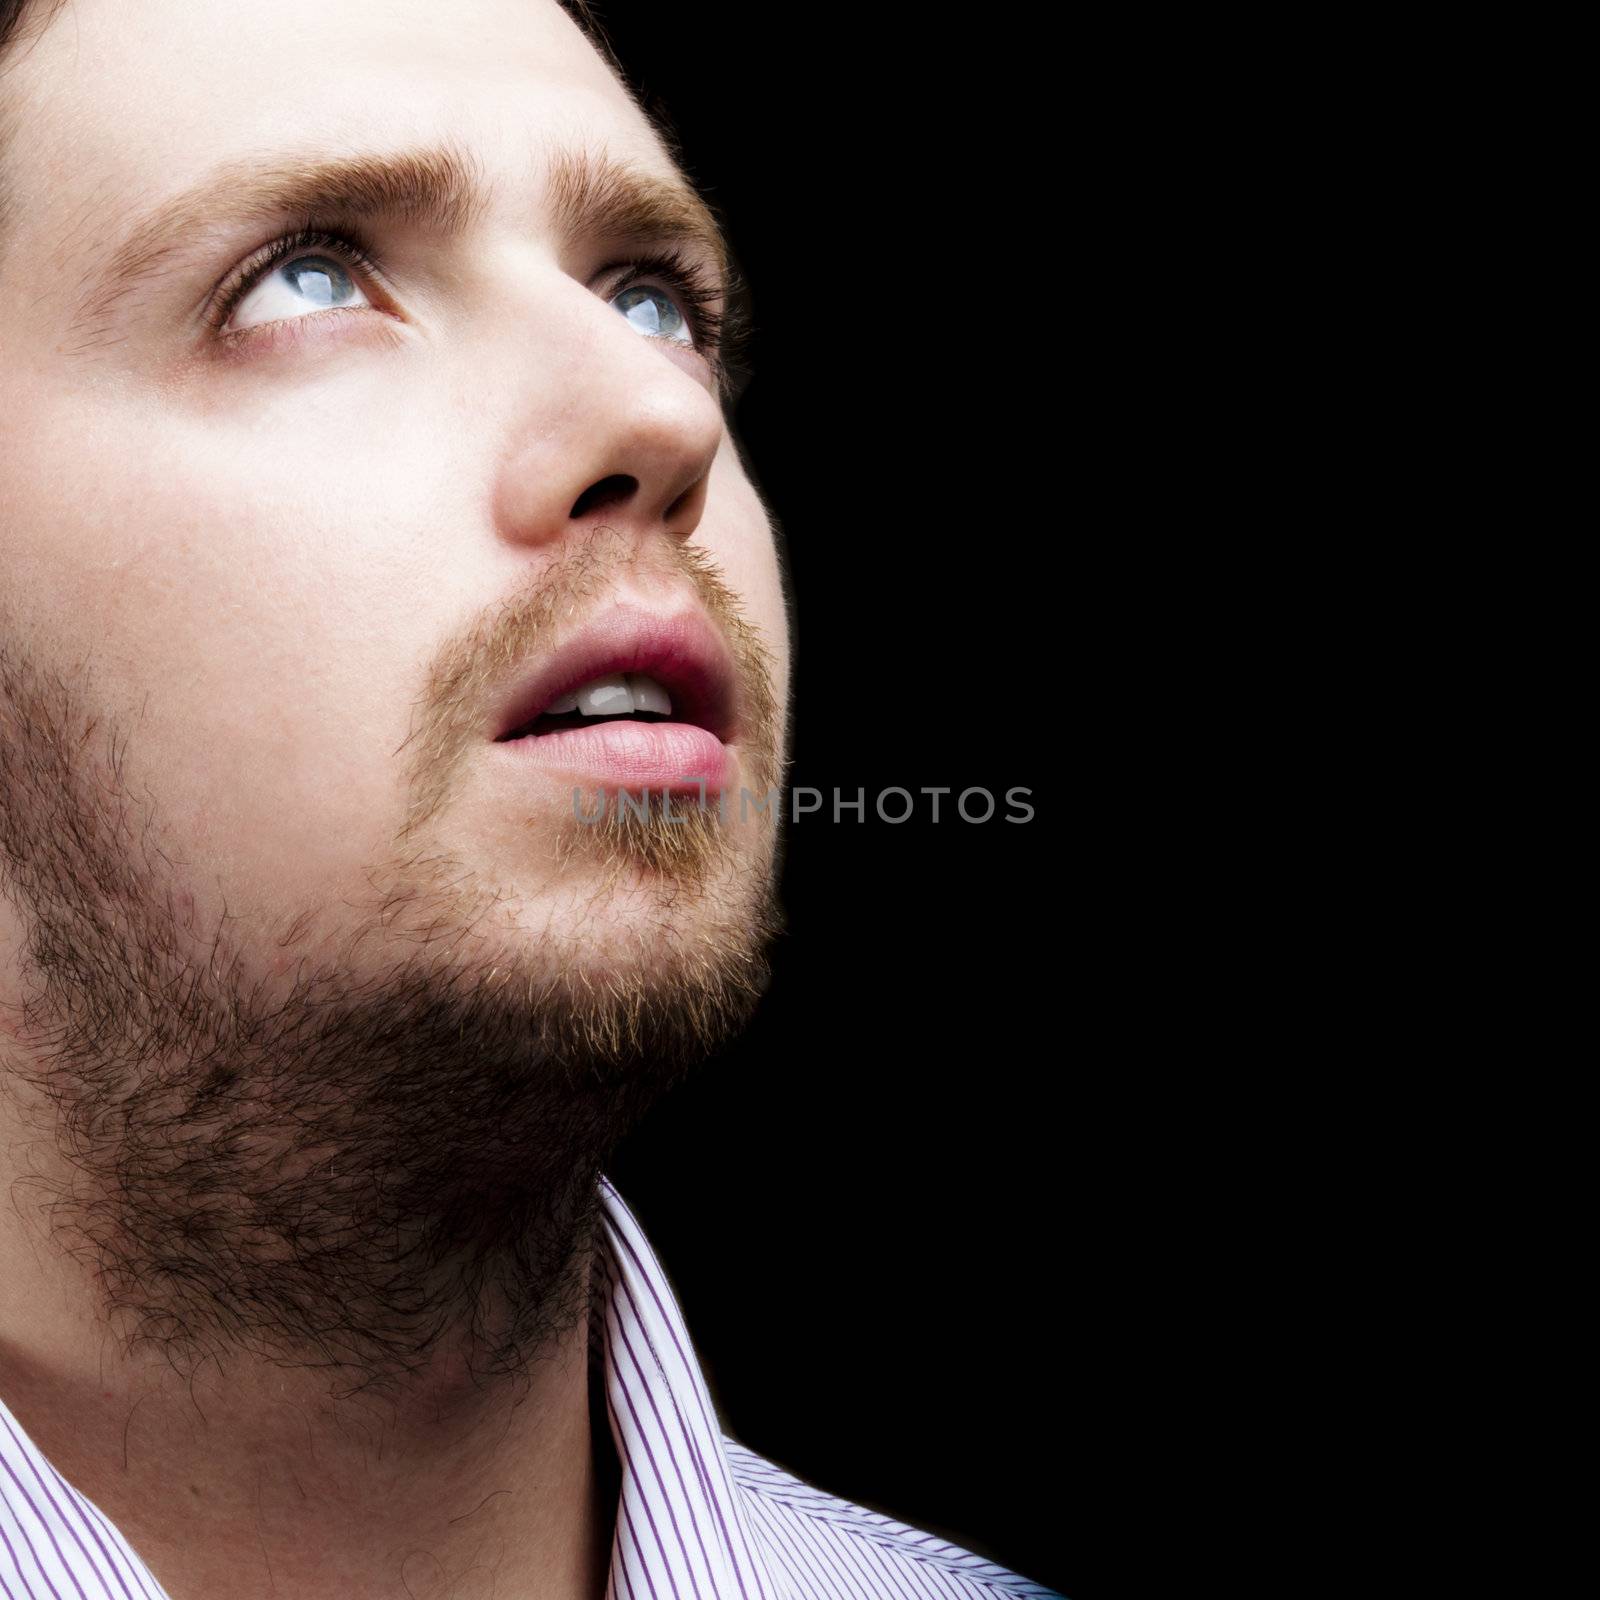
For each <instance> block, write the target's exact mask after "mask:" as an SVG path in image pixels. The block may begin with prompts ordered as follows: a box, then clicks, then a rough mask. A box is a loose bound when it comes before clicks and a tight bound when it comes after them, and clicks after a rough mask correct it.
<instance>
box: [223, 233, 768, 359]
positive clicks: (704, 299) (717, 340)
mask: <svg viewBox="0 0 1600 1600" xmlns="http://www.w3.org/2000/svg"><path fill="white" fill-rule="evenodd" d="M315 251H323V252H326V253H327V254H329V255H333V256H336V257H338V258H339V259H340V260H341V261H343V262H344V263H345V264H346V265H353V266H354V267H356V269H357V270H358V271H360V272H361V273H363V274H365V275H367V276H369V277H372V278H376V279H377V281H378V282H379V283H382V282H383V281H384V272H383V268H382V267H381V266H380V265H379V263H378V261H377V259H376V257H375V255H374V253H373V252H372V250H371V249H369V248H368V247H367V246H366V245H365V244H363V243H362V242H361V240H360V239H359V238H357V237H356V236H355V235H354V234H353V233H349V232H339V231H334V230H331V229H328V228H319V227H316V226H309V225H308V226H306V227H303V228H297V229H296V230H295V231H294V232H293V233H286V234H284V235H283V236H282V237H281V238H278V239H274V240H273V241H272V243H271V244H269V245H267V246H266V247H265V248H264V249H262V250H260V251H258V252H257V253H256V254H255V255H254V256H252V257H251V258H250V259H249V260H248V261H247V262H245V263H244V264H243V265H242V266H241V267H240V268H239V270H238V272H237V273H235V274H234V276H233V277H232V279H230V280H229V282H228V284H227V286H226V287H225V288H223V289H222V290H221V291H220V292H219V293H218V294H217V296H216V299H215V301H214V302H213V304H212V305H211V307H210V308H209V309H208V311H207V312H206V315H205V321H206V322H207V324H208V325H209V326H210V327H211V329H212V331H213V332H214V333H216V334H218V335H219V336H220V337H221V338H223V339H243V338H246V337H248V336H249V335H250V334H253V333H256V332H260V331H265V329H266V328H267V327H270V326H272V324H263V325H262V328H261V329H256V328H241V329H236V330H235V331H234V332H232V333H225V332H224V331H223V330H224V328H225V327H226V325H227V321H228V318H229V317H231V316H232V315H233V313H234V311H235V309H236V308H237V307H238V305H239V302H240V301H241V300H243V299H244V297H245V296H246V295H247V294H248V293H249V292H250V291H251V290H252V289H253V288H255V286H256V285H257V284H258V283H259V282H261V280H262V279H263V278H265V277H266V276H267V274H268V273H269V272H271V271H272V269H273V268H274V267H276V266H278V265H280V264H281V263H282V262H285V261H288V260H291V259H292V258H293V257H295V256H298V255H302V254H309V253H312V252H315ZM625 265H626V266H627V269H628V270H627V272H626V273H625V274H624V275H623V277H622V278H620V279H619V280H618V281H617V283H616V284H615V285H614V286H613V288H612V290H611V294H612V296H613V297H615V296H616V295H619V294H621V293H622V292H623V290H625V289H631V288H634V287H635V286H637V285H638V284H641V283H644V282H645V281H647V280H648V279H651V278H664V279H665V280H666V281H667V284H668V286H669V288H670V289H671V291H672V293H673V295H674V296H675V297H676V299H677V300H678V302H679V309H680V310H681V311H682V312H683V314H684V318H685V320H686V321H687V322H688V324H689V331H690V334H691V336H692V338H693V340H694V347H695V349H696V350H698V351H699V352H700V354H701V355H702V356H704V357H705V359H706V360H707V361H708V362H709V363H710V365H711V367H712V370H713V371H714V372H715V373H716V375H717V379H718V382H719V384H721V383H723V382H725V381H726V375H727V369H728V366H729V364H730V363H731V362H732V361H733V360H734V359H735V357H734V351H735V350H736V349H738V348H739V347H740V345H741V340H740V337H739V323H740V318H739V317H738V316H737V313H736V311H719V310H718V309H716V302H717V301H718V300H727V301H728V302H729V303H730V305H731V304H733V303H734V302H733V292H734V289H735V287H736V285H735V284H734V283H729V284H728V285H727V286H726V292H725V291H724V289H723V288H721V287H719V285H718V283H717V281H716V275H715V274H714V273H713V272H712V271H711V269H709V268H708V267H706V266H705V265H704V264H703V263H702V262H700V261H698V260H696V259H695V258H694V257H693V256H690V255H688V254H686V253H685V252H684V251H682V250H679V249H677V248H675V247H672V248H667V249H662V250H657V251H653V252H651V253H650V254H648V255H644V256H636V257H634V258H633V259H631V260H630V261H628V262H627V263H625ZM348 309H350V310H359V309H361V308H360V307H357V306H351V307H349V308H348ZM291 320H293V319H291Z"/></svg>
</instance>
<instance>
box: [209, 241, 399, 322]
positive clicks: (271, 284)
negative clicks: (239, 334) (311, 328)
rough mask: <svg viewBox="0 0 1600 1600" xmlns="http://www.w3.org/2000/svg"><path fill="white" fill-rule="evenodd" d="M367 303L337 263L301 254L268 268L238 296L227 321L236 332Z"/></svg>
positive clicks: (352, 280) (352, 307)
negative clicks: (312, 312)
mask: <svg viewBox="0 0 1600 1600" xmlns="http://www.w3.org/2000/svg"><path fill="white" fill-rule="evenodd" d="M351 296H355V297H356V298H354V299H351V298H350V297H351ZM370 304H371V302H370V301H369V300H368V299H367V297H366V296H365V295H364V294H362V292H361V290H360V288H359V287H358V286H357V284H356V281H355V279H354V278H352V277H351V276H350V274H349V273H348V272H346V271H345V269H344V268H343V267H342V266H341V265H340V264H339V263H338V262H337V261H335V260H333V259H332V258H331V257H329V256H325V255H301V256H296V257H295V258H294V259H293V260H292V261H285V262H282V263H281V264H278V265H275V266H271V267H269V268H268V270H267V271H266V272H264V273H263V274H262V275H261V277H260V279H259V281H257V282H256V283H255V284H254V285H253V286H252V287H250V288H248V289H247V290H246V291H245V292H243V293H241V294H240V295H239V297H238V298H237V300H236V301H235V302H234V306H233V310H232V314H231V316H230V318H229V322H230V325H231V326H232V327H233V329H234V330H235V331H241V330H242V329H244V328H253V327H259V326H260V325H261V324H263V323H267V322H282V321H285V320H287V319H289V318H292V317H293V316H295V314H296V313H297V312H302V311H329V310H335V309H355V308H358V307H361V306H368V305H370Z"/></svg>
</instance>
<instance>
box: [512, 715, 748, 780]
mask: <svg viewBox="0 0 1600 1600" xmlns="http://www.w3.org/2000/svg"><path fill="white" fill-rule="evenodd" d="M499 744H500V748H501V749H502V750H504V751H506V752H507V755H508V757H509V758H511V759H513V760H516V761H519V762H525V763H526V764H527V765H529V766H533V767H539V768H542V769H544V770H546V771H549V772H551V773H557V774H561V775H565V776H569V777H571V778H574V779H577V780H580V781H581V780H583V779H587V780H588V781H589V782H590V783H591V784H597V785H601V786H603V787H605V788H609V789H630V790H631V789H651V790H655V791H658V792H659V791H660V790H663V789H664V790H666V791H668V792H669V793H673V794H698V793H699V792H700V785H701V783H702V782H704V784H705V787H706V792H707V793H710V794H715V793H717V792H718V791H720V790H721V789H723V788H724V787H725V786H726V784H727V781H728V769H729V767H730V765H731V764H732V752H731V751H730V750H729V748H728V747H727V745H725V744H724V743H723V742H722V741H721V740H720V739H719V738H718V737H717V736H716V735H715V734H714V733H711V732H708V731H707V730H706V729H705V728H699V727H696V726H695V725H694V724H693V723H689V722H600V723H596V724H595V726H594V727H592V728H563V729H562V730H561V731H560V732H558V733H540V734H529V735H528V736H526V737H525V738H521V739H502V740H500V741H499Z"/></svg>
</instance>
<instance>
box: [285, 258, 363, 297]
mask: <svg viewBox="0 0 1600 1600" xmlns="http://www.w3.org/2000/svg"><path fill="white" fill-rule="evenodd" d="M283 270H284V272H285V273H286V274H288V275H290V276H292V278H293V280H294V286H295V290H296V291H297V292H298V293H299V294H302V295H304V296H305V297H306V299H307V300H309V301H311V302H312V304H314V305H319V306H331V305H332V304H333V303H334V295H335V292H336V288H335V281H334V276H333V274H335V273H337V274H338V276H339V277H340V278H343V279H344V280H345V281H346V282H348V281H349V274H348V273H346V272H345V270H344V269H343V268H342V267H340V266H338V265H337V264H336V263H334V262H332V261H328V260H327V258H326V257H322V256H312V257H307V258H306V259H305V260H304V261H295V262H292V263H291V264H290V265H289V266H287V267H285V268H284V269H283Z"/></svg>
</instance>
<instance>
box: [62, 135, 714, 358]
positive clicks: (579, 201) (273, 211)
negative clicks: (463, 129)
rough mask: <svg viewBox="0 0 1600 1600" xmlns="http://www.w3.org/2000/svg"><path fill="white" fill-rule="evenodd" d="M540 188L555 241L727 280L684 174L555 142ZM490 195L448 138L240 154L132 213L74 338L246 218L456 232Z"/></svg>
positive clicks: (93, 332)
mask: <svg viewBox="0 0 1600 1600" xmlns="http://www.w3.org/2000/svg"><path fill="white" fill-rule="evenodd" d="M546 183H547V190H546V207H547V210H548V211H549V213H550V217H551V221H552V223H553V225H554V227H555V228H556V229H557V230H558V232H559V234H560V235H562V236H563V237H582V236H597V237H604V238H613V237H614V238H618V239H625V240H627V241H629V242H630V243H634V244H642V245H669V244H681V245H685V246H687V247H689V248H691V249H693V248H699V249H701V250H703V251H705V252H706V253H707V254H709V255H710V256H711V258H712V259H713V260H714V261H715V263H716V268H717V272H718V276H719V277H720V279H721V280H722V281H723V282H724V283H726V282H727V281H728V278H729V275H730V274H729V267H730V261H731V257H730V254H729V250H728V244H727V238H726V235H725V234H724V232H723V229H722V226H721V223H720V222H719V220H718V218H717V216H716V214H715V213H714V212H713V211H712V209H711V207H710V206H709V205H708V204H707V202H706V201H705V200H704V199H703V198H702V197H701V196H700V195H699V194H698V193H697V192H696V191H695V189H694V188H693V186H692V185H691V184H690V183H689V182H688V180H687V179H686V178H685V177H684V176H683V175H682V173H681V172H675V173H674V174H673V175H672V176H670V177H668V176H664V175H662V174H660V173H656V172H652V171H650V170H649V169H648V168H645V167H641V166H637V165H634V164H632V163H630V162H627V161H623V160H620V159H619V158H617V157H616V156H614V155H611V154H609V153H602V152H597V151H595V150H592V149H589V148H587V147H581V146H579V147H573V146H560V147H557V148H556V149H554V150H553V151H552V153H551V156H550V159H549V162H548V165H547V179H546ZM490 199H491V189H490V186H489V184H488V183H487V182H486V180H485V177H484V174H483V170H482V167H481V164H480V163H479V162H478V160H477V158H476V157H475V156H474V155H473V154H472V153H471V152H470V151H468V150H467V149H465V148H463V147H462V146H461V145H459V144H456V143H453V142H449V141H446V142H443V143H439V144H434V145H429V146H426V147H423V148H419V149H413V150H402V151H396V152H380V153H361V154H354V155H347V156H338V157H334V158H332V159H328V158H323V159H320V160H297V159H295V158H294V157H293V156H285V155H283V154H281V153H275V154H273V155H270V156H263V157H251V156H244V157H236V158H234V159H233V160H231V161H228V162H225V163H223V164H222V165H220V166H218V167H216V168H214V169H213V170H212V171H211V172H210V173H208V174H207V176H206V177H205V178H203V179H202V180H201V181H200V182H199V183H198V184H196V185H195V186H194V187H193V188H191V189H188V190H186V191H185V192H184V193H183V194H181V195H178V196H176V197H175V198H173V199H170V200H166V201H163V202H162V203H161V204H159V205H157V206H155V207H154V208H152V209H151V210H149V211H147V212H145V213H143V214H142V215H140V216H139V217H138V218H136V219H135V220H134V222H133V223H132V224H131V225H130V226H129V227H128V228H127V230H126V231H125V232H124V234H123V236H122V241H121V243H120V244H118V245H117V246H116V247H115V248H114V249H113V250H112V252H111V253H110V255H109V256H108V257H107V259H106V263H105V265H104V267H103V268H101V270H100V271H98V272H97V273H95V274H94V276H93V278H92V280H91V282H90V284H89V286H88V288H87V290H86V291H85V293H84V295H83V296H82V299H81V300H80V303H79V306H78V310H77V312H76V314H75V315H74V317H73V320H72V329H73V331H74V332H75V333H78V334H80V335H81V336H82V344H81V345H80V348H82V347H83V345H93V344H97V343H101V342H104V339H105V336H106V325H107V323H109V322H110V320H111V319H112V317H113V316H114V315H115V313H116V312H117V311H118V310H119V309H120V308H121V307H123V306H124V305H125V304H126V302H128V301H129V300H130V299H132V298H134V297H135V296H136V295H137V294H138V292H139V291H140V290H141V289H143V288H144V287H146V286H147V285H148V284H150V283H151V282H153V281H154V280H156V279H158V278H160V277H161V276H162V275H163V274H164V273H167V272H170V271H172V270H174V269H175V268H176V267H178V266H179V265H181V264H182V263H183V262H185V261H187V260H188V259H189V258H190V256H191V255H193V254H195V253H196V252H198V251H200V250H203V249H204V248H206V243H207V241H208V240H209V239H211V238H214V237H217V236H218V235H220V234H222V233H224V232H228V233H231V232H232V231H233V230H235V229H238V228H242V227H244V226H246V225H248V224H250V223H255V224H257V225H258V226H260V227H267V226H269V225H274V224H284V225H293V222H294V219H295V218H297V217H298V218H300V219H302V220H305V219H327V220H329V221H348V222H356V221H365V220H370V219H381V218H391V219H394V220H398V221H403V222H408V223H412V224H415V225H418V226H422V227H425V228H428V229H429V230H431V231H433V232H435V233H438V234H441V235H443V236H445V237H447V238H453V237H458V236H460V235H461V234H463V233H465V232H466V231H467V230H468V229H470V228H471V227H472V225H473V224H474V223H475V222H476V221H477V219H478V218H479V217H480V216H481V215H482V213H483V212H484V211H485V210H486V209H487V207H488V205H489V203H490Z"/></svg>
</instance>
